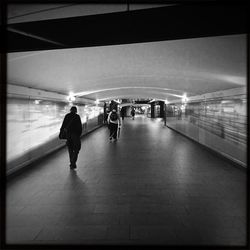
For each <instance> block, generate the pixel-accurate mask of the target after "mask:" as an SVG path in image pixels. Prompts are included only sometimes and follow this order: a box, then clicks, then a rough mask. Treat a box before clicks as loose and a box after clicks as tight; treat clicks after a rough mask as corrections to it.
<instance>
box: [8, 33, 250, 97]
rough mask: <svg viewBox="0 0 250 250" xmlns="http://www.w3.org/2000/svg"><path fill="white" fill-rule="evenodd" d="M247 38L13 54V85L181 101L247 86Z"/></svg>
mask: <svg viewBox="0 0 250 250" xmlns="http://www.w3.org/2000/svg"><path fill="white" fill-rule="evenodd" d="M246 54H247V53H246V35H232V36H218V37H207V38H196V39H183V40H173V41H162V42H150V43H135V44H126V45H114V46H99V47H86V48H73V49H61V50H49V51H35V52H19V53H9V54H8V64H7V79H8V83H11V84H17V85H22V86H27V87H33V88H38V89H45V90H49V91H56V92H60V93H64V94H68V93H69V92H73V93H78V94H79V93H80V92H81V94H82V95H84V97H86V98H91V99H100V100H104V99H105V100H107V99H112V98H122V97H124V98H125V97H126V98H129V97H132V98H135V97H138V98H156V99H157V98H158V99H164V100H165V99H167V100H171V99H176V96H181V95H183V94H184V93H185V92H186V93H187V96H194V95H199V94H204V93H210V92H214V91H219V90H226V89H231V88H238V87H242V86H246V75H247V73H246V61H247V57H246Z"/></svg>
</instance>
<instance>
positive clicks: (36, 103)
mask: <svg viewBox="0 0 250 250" xmlns="http://www.w3.org/2000/svg"><path fill="white" fill-rule="evenodd" d="M72 105H75V106H77V109H78V114H79V115H80V117H81V121H82V126H83V133H82V136H83V135H85V134H87V133H88V132H90V131H92V130H94V129H96V128H98V127H100V126H102V124H103V107H102V106H97V105H96V104H95V103H94V102H92V101H90V100H84V99H78V100H76V101H75V102H74V103H69V102H68V101H67V99H66V96H64V95H60V94H57V93H53V92H48V91H46V92H45V91H43V90H35V89H29V88H25V87H20V86H14V85H9V86H8V95H7V117H6V120H7V141H6V142H7V143H6V144H7V145H6V152H7V153H6V159H7V166H6V168H7V175H9V174H11V173H13V172H15V171H17V170H19V169H21V168H23V167H26V166H27V165H30V164H31V163H32V162H34V161H35V160H37V159H39V158H42V157H44V156H45V155H47V154H49V153H51V152H53V151H55V150H57V149H59V148H60V147H63V146H65V140H59V138H58V135H59V130H60V127H61V124H62V121H63V118H64V116H65V114H66V113H68V112H69V110H70V107H71V106H72Z"/></svg>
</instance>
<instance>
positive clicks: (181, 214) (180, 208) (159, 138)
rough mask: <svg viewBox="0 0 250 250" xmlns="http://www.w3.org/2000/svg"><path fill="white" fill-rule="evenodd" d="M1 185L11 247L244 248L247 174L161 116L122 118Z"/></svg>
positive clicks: (7, 234) (8, 240)
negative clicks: (73, 162) (116, 133)
mask: <svg viewBox="0 0 250 250" xmlns="http://www.w3.org/2000/svg"><path fill="white" fill-rule="evenodd" d="M77 166H78V168H77V170H76V171H74V170H70V169H69V162H68V152H67V148H66V147H65V148H63V149H61V150H59V151H57V152H55V153H54V154H52V155H50V156H48V157H46V158H45V159H43V160H42V161H40V162H39V163H36V165H35V166H34V168H32V169H29V170H28V171H25V172H24V173H22V174H21V175H19V176H17V177H15V178H13V179H11V180H10V181H9V182H8V185H7V190H6V195H7V202H6V238H7V243H8V244H38V245H44V244H52V245H54V244H56V245H58V244H59V245H60V244H63V245H67V244H70V245H78V244H91V245H92V244H94V245H98V244H101V245H105V244H108V245H110V244H119V245H126V244H130V245H137V244H142V245H151V244H153V245H175V246H176V245H185V246H186V245H206V246H208V245H212V246H214V245H216V246H218V245H219V246H221V245H224V246H244V245H245V244H246V172H245V171H242V170H240V169H238V168H236V167H235V166H233V165H232V164H231V163H230V162H228V161H226V160H224V159H223V158H220V157H218V156H217V155H216V154H214V153H212V152H210V151H207V150H206V149H205V148H203V147H200V146H199V145H198V144H197V143H194V142H193V141H191V140H189V139H188V138H186V137H184V136H182V135H180V134H178V133H176V132H174V131H173V130H171V129H169V128H167V127H164V126H163V123H162V122H161V120H159V119H155V120H152V119H150V118H146V117H142V116H140V117H136V118H135V120H131V119H130V118H125V120H124V124H123V126H122V129H121V136H120V138H119V140H118V141H117V142H109V133H108V129H107V127H102V128H100V129H98V130H96V131H95V132H93V133H91V134H89V135H87V136H86V137H84V138H83V139H82V149H81V151H80V154H79V158H78V162H77Z"/></svg>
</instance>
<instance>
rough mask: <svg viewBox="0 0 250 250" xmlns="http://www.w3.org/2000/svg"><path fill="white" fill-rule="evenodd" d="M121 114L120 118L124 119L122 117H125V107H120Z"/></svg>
mask: <svg viewBox="0 0 250 250" xmlns="http://www.w3.org/2000/svg"><path fill="white" fill-rule="evenodd" d="M121 116H122V120H123V121H124V117H125V108H124V107H122V109H121Z"/></svg>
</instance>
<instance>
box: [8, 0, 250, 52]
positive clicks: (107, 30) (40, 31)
mask: <svg viewBox="0 0 250 250" xmlns="http://www.w3.org/2000/svg"><path fill="white" fill-rule="evenodd" d="M8 29H9V31H7V52H15V51H29V50H43V49H46V50H47V49H61V48H62V46H61V44H63V45H65V47H64V48H75V47H89V46H104V45H116V44H128V43H141V42H153V41H163V40H175V39H185V38H196V37H207V36H218V35H232V34H243V33H247V7H246V4H244V2H239V3H237V2H236V1H235V3H232V2H230V1H229V2H228V3H220V4H218V3H215V2H212V3H204V4H203V3H200V4H197V3H196V4H187V5H184V4H183V5H171V6H167V7H161V8H154V9H144V10H135V11H125V12H119V13H109V14H100V15H92V16H82V17H71V18H62V19H53V20H45V21H36V22H28V23H18V24H10V25H8ZM13 29H14V30H18V31H19V34H18V37H17V35H16V34H14V35H13V32H12V31H13ZM11 30H12V31H11ZM21 32H22V33H23V35H22V34H21ZM25 34H30V36H31V35H32V36H33V37H40V38H42V39H40V40H39V39H38V40H37V39H31V37H27V35H25ZM16 39H17V40H16ZM45 40H47V41H53V43H47V42H45Z"/></svg>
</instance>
